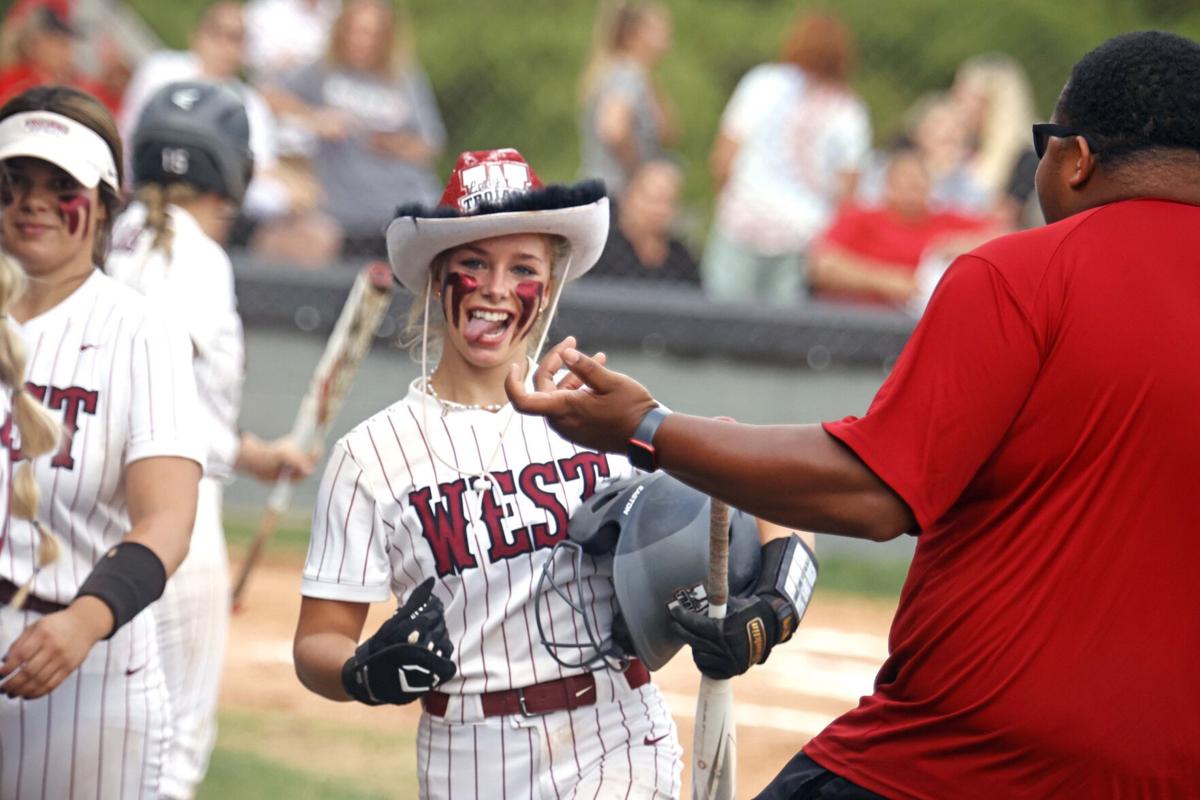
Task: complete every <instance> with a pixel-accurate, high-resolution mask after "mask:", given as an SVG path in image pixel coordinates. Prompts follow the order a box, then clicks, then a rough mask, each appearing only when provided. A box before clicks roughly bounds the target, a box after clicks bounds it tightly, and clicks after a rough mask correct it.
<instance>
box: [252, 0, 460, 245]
mask: <svg viewBox="0 0 1200 800" xmlns="http://www.w3.org/2000/svg"><path fill="white" fill-rule="evenodd" d="M399 27H400V26H399V25H398V24H397V19H396V15H395V12H394V10H393V9H392V6H391V5H390V4H388V3H385V2H382V0H350V2H347V3H346V4H345V6H344V7H343V9H342V13H341V15H340V16H339V17H338V19H337V22H336V23H334V27H333V31H332V33H331V34H330V42H329V52H328V54H327V56H326V57H325V58H324V59H321V60H319V61H316V62H314V63H312V64H310V65H308V66H307V67H303V68H302V69H300V70H299V71H297V72H294V73H292V74H291V75H288V76H287V77H286V78H284V79H283V80H282V81H281V82H280V83H278V84H276V85H275V86H273V87H271V88H270V89H269V90H268V91H267V97H268V98H269V99H270V101H271V104H272V107H274V108H275V109H276V111H277V112H278V113H281V114H288V115H289V116H290V117H291V118H293V119H297V120H301V121H303V122H305V123H306V124H307V125H308V127H309V129H310V130H311V131H312V132H313V133H314V134H315V135H316V136H317V137H318V139H319V141H318V144H317V149H316V152H315V155H314V160H313V163H314V166H315V169H316V174H317V178H318V179H319V180H320V183H321V187H322V188H323V190H324V192H325V209H326V211H327V212H328V213H329V214H331V215H333V216H334V217H335V218H336V219H337V220H338V221H339V222H340V223H341V225H342V227H343V229H344V230H345V232H346V237H347V243H346V249H347V250H348V251H350V250H353V251H354V252H367V251H369V252H372V253H378V254H379V255H383V253H384V243H383V228H384V225H385V224H386V223H387V222H388V220H390V219H391V218H392V211H393V210H394V209H395V207H396V206H397V205H402V204H406V203H424V204H428V205H432V204H434V203H436V202H437V199H438V197H439V196H440V195H441V186H440V183H439V181H438V179H437V178H436V177H435V176H434V174H433V172H432V171H431V169H430V165H431V163H432V162H433V160H434V159H435V158H436V157H437V156H438V154H440V153H441V151H442V146H443V145H444V143H445V138H446V132H445V129H444V128H443V126H442V118H441V115H440V114H439V113H438V108H437V104H436V103H435V101H434V97H433V92H432V90H431V89H430V87H429V82H428V80H427V79H426V77H425V74H424V72H422V70H421V68H420V66H419V65H418V64H417V61H416V57H415V55H414V54H413V53H412V50H411V47H409V46H406V45H405V44H403V43H402V40H401V38H400V37H401V36H402V35H403V33H404V32H403V31H400V30H398V29H399Z"/></svg>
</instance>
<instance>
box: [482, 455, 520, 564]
mask: <svg viewBox="0 0 1200 800" xmlns="http://www.w3.org/2000/svg"><path fill="white" fill-rule="evenodd" d="M492 477H493V478H495V479H496V485H497V486H498V487H499V489H500V498H501V499H500V500H497V499H496V495H495V493H494V492H491V491H488V492H484V493H483V506H482V511H483V513H482V514H481V516H482V518H483V524H484V526H485V527H486V528H487V532H488V538H489V539H490V540H491V545H490V546H489V547H488V558H489V559H490V560H491V561H492V563H497V562H499V561H502V560H503V559H506V558H515V557H516V556H519V555H523V554H524V553H531V552H533V540H532V539H530V538H529V531H528V530H527V529H526V528H517V529H515V530H514V531H513V532H512V541H511V542H510V541H509V540H508V537H507V536H505V534H504V520H506V519H512V516H513V515H512V514H511V513H510V509H511V508H512V500H511V498H513V497H515V496H516V494H517V489H516V484H515V483H514V481H513V475H512V472H511V471H509V470H505V471H504V472H493V473H492Z"/></svg>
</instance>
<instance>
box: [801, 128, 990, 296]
mask: <svg viewBox="0 0 1200 800" xmlns="http://www.w3.org/2000/svg"><path fill="white" fill-rule="evenodd" d="M987 227H988V223H987V221H986V220H982V219H979V218H976V217H968V216H964V215H962V214H954V213H951V212H948V211H946V212H934V211H931V210H930V208H929V174H928V173H927V172H926V170H925V165H924V164H923V163H922V162H921V156H920V154H919V153H918V152H917V151H916V150H913V149H911V148H900V149H897V150H896V151H895V152H893V153H892V155H891V157H890V158H889V159H888V166H887V175H886V177H885V179H884V191H883V204H882V205H880V206H879V207H878V208H866V207H863V206H857V205H847V206H844V207H843V208H842V209H841V210H840V211H839V212H838V214H837V216H836V217H835V218H834V220H833V224H832V225H830V227H829V229H828V230H827V231H825V233H824V235H822V236H821V237H820V238H819V239H818V240H817V242H816V243H815V244H814V246H813V258H812V266H811V267H810V272H809V276H808V280H809V283H810V285H811V288H812V290H813V295H814V296H816V297H824V298H840V299H846V300H858V301H861V302H869V303H891V304H897V305H901V304H904V303H906V302H907V301H908V300H909V299H910V298H911V297H912V295H913V292H914V291H916V288H917V281H916V272H917V265H919V264H920V263H921V259H922V258H923V257H924V256H925V255H926V254H927V253H930V252H931V251H932V250H934V249H937V250H938V251H943V252H946V253H948V254H950V256H954V255H958V254H959V253H962V252H964V251H966V250H969V249H970V248H972V247H974V246H975V245H977V244H980V243H981V242H983V241H985V240H986V239H988V238H990V236H989V235H988V233H987V232H985V229H986V228H987ZM947 261H949V257H947Z"/></svg>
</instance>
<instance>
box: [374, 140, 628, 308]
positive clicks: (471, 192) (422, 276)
mask: <svg viewBox="0 0 1200 800" xmlns="http://www.w3.org/2000/svg"><path fill="white" fill-rule="evenodd" d="M512 233H547V234H555V235H558V236H562V237H563V238H565V239H566V240H567V241H568V242H570V244H571V260H570V265H569V268H568V270H567V273H566V274H565V275H560V276H558V277H559V278H561V279H562V280H563V281H564V282H565V281H572V280H575V279H576V278H578V277H579V276H581V275H583V274H584V273H585V272H587V271H588V270H589V269H591V268H592V267H593V266H595V264H596V261H598V260H599V258H600V253H601V252H603V250H604V243H605V241H606V240H607V238H608V197H607V196H606V194H605V190H604V184H603V183H602V182H600V181H583V182H582V183H578V184H575V185H573V186H544V185H543V184H542V182H541V180H540V179H539V178H538V176H537V174H536V173H535V172H534V171H533V168H532V167H530V166H529V164H528V163H527V162H526V161H525V159H524V158H523V157H522V156H521V154H520V153H518V152H517V151H516V150H513V149H512V148H504V149H500V150H479V151H475V152H469V153H463V154H462V155H460V156H459V157H458V162H457V163H456V164H455V165H454V170H453V171H452V172H451V173H450V181H449V182H448V183H447V184H446V191H445V192H444V193H443V194H442V199H441V201H440V202H439V204H438V205H437V207H436V208H428V207H425V206H405V207H402V208H399V209H397V210H396V218H395V219H393V220H392V222H391V224H390V225H388V228H387V246H388V260H389V261H390V262H391V264H392V272H394V273H395V275H396V279H397V280H399V281H400V283H401V284H402V285H403V286H404V287H405V288H406V289H408V290H409V291H410V292H413V293H417V292H420V291H421V290H423V289H424V288H425V286H426V285H427V282H428V280H429V265H430V263H431V262H432V261H433V259H434V257H435V256H436V255H437V254H438V253H441V252H443V251H445V250H449V249H450V248H452V247H458V246H459V245H463V244H466V243H468V242H474V241H478V240H480V239H490V238H491V237H493V236H505V235H507V234H512Z"/></svg>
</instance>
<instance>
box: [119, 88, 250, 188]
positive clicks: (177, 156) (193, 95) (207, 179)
mask: <svg viewBox="0 0 1200 800" xmlns="http://www.w3.org/2000/svg"><path fill="white" fill-rule="evenodd" d="M253 171H254V155H253V153H252V152H251V150H250V120H249V118H248V117H247V116H246V107H245V105H243V103H242V101H241V99H240V98H239V97H238V96H237V94H236V93H235V92H234V91H233V90H232V89H227V88H225V87H224V86H218V85H216V84H211V83H201V82H199V81H180V82H178V83H171V84H168V85H166V86H164V87H163V88H162V89H160V90H159V91H158V92H156V93H155V94H154V96H153V97H151V98H150V101H149V102H148V103H146V107H145V108H144V109H142V114H141V116H140V117H139V118H138V124H137V130H135V131H134V134H133V182H134V186H141V185H142V184H145V183H159V184H164V185H165V184H168V183H174V182H182V183H187V184H189V185H191V186H194V187H196V188H197V189H198V190H200V191H202V192H216V193H217V194H219V195H221V196H223V197H227V198H229V199H230V200H232V201H233V202H234V203H237V204H241V202H242V198H243V197H244V196H245V194H246V185H247V184H248V183H249V182H250V176H251V174H252V173H253Z"/></svg>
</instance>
